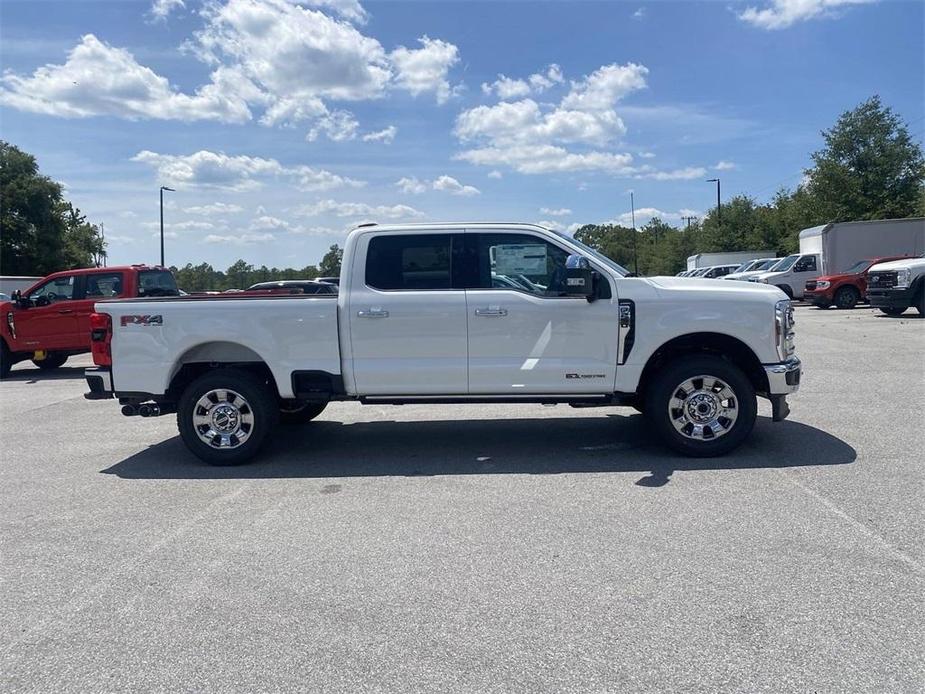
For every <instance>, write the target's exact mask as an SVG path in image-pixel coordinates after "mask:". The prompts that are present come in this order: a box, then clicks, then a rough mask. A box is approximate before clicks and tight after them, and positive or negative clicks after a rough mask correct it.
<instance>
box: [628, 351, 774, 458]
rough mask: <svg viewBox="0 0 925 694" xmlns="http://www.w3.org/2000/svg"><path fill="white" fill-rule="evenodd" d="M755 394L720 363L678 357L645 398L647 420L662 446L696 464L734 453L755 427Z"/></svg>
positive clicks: (697, 357)
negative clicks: (696, 462) (688, 457)
mask: <svg viewBox="0 0 925 694" xmlns="http://www.w3.org/2000/svg"><path fill="white" fill-rule="evenodd" d="M757 414H758V404H757V401H756V399H755V388H754V387H753V386H752V384H751V382H750V381H749V380H748V378H747V377H746V376H745V374H744V373H743V372H742V370H741V369H739V368H738V367H737V366H735V365H734V364H731V363H730V362H728V361H726V360H725V359H722V358H720V357H715V356H709V355H702V356H701V355H692V356H688V357H681V358H679V359H678V360H676V361H674V362H672V363H670V364H668V365H667V366H666V367H664V368H662V369H661V370H660V371H659V372H658V375H657V376H656V377H655V378H654V379H653V381H652V382H651V384H650V385H649V388H648V391H647V393H646V416H647V417H648V420H649V424H650V426H651V427H652V429H653V430H654V431H655V434H656V435H657V436H658V437H659V439H660V440H662V441H665V442H666V443H667V444H668V445H669V446H670V447H671V448H673V449H674V450H675V451H677V452H679V453H683V454H684V455H687V456H691V457H695V458H711V457H714V456H721V455H724V454H726V453H728V452H729V451H731V450H733V449H734V448H736V447H737V446H738V445H739V444H741V443H742V441H744V440H745V438H746V437H747V436H748V435H749V433H750V432H751V430H752V427H754V425H755V418H756V417H757Z"/></svg>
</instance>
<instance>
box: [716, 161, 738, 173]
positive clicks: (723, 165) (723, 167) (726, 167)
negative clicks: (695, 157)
mask: <svg viewBox="0 0 925 694" xmlns="http://www.w3.org/2000/svg"><path fill="white" fill-rule="evenodd" d="M713 168H714V169H716V170H717V171H730V170H731V169H736V168H738V166H737V165H736V164H735V163H734V162H731V161H725V160H724V161H718V162H717V163H716V166H714V167H713Z"/></svg>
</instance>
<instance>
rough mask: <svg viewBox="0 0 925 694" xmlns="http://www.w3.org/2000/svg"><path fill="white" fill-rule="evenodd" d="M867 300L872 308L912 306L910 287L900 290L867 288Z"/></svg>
mask: <svg viewBox="0 0 925 694" xmlns="http://www.w3.org/2000/svg"><path fill="white" fill-rule="evenodd" d="M867 300H868V301H869V302H870V305H871V306H872V307H873V308H909V307H910V306H911V305H912V300H913V294H912V287H903V288H902V289H871V288H870V287H868V288H867Z"/></svg>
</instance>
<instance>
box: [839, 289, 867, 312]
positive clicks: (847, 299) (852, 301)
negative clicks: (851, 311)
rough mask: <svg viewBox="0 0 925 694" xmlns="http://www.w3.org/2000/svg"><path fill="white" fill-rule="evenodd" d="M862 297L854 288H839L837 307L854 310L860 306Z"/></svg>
mask: <svg viewBox="0 0 925 694" xmlns="http://www.w3.org/2000/svg"><path fill="white" fill-rule="evenodd" d="M860 299H861V295H860V294H858V290H857V289H855V288H854V287H839V288H838V291H837V292H835V305H836V306H837V307H838V308H845V309H848V308H854V307H855V306H857V305H858V301H860Z"/></svg>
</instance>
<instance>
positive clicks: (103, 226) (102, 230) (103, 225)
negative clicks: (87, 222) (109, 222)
mask: <svg viewBox="0 0 925 694" xmlns="http://www.w3.org/2000/svg"><path fill="white" fill-rule="evenodd" d="M100 241H102V242H103V243H102V247H103V252H102V253H100V255H101V256H102V258H101V260H102V261H103V267H106V223H105V222H100Z"/></svg>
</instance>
